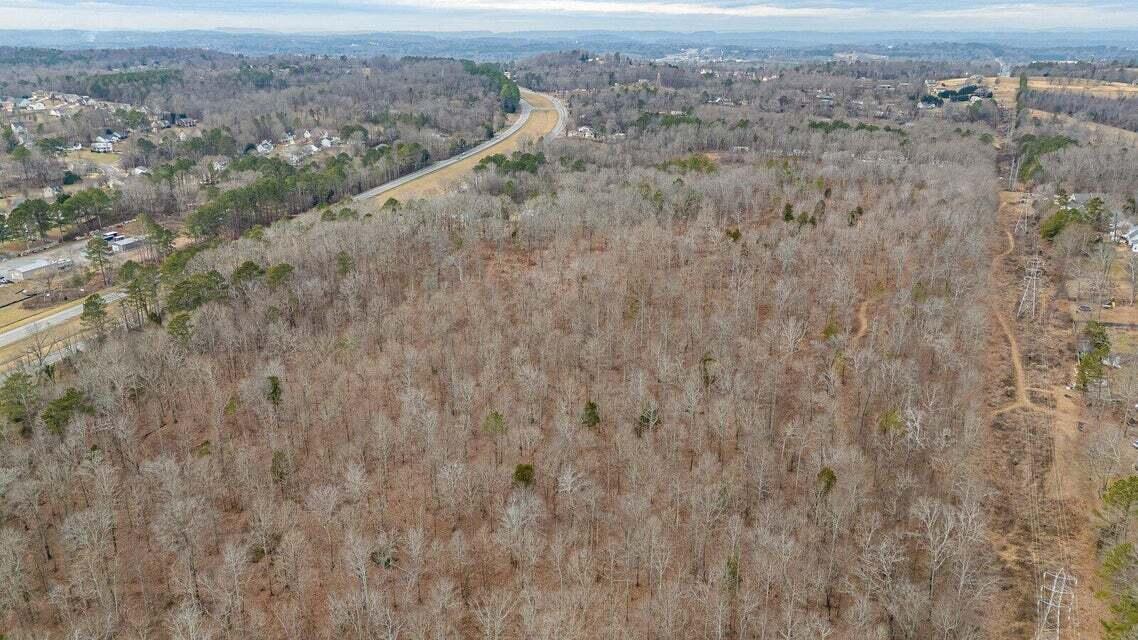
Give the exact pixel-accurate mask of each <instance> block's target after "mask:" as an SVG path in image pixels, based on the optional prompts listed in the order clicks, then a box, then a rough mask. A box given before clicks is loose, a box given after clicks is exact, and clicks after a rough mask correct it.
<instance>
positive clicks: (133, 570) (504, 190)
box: [0, 61, 998, 640]
mask: <svg viewBox="0 0 1138 640" xmlns="http://www.w3.org/2000/svg"><path fill="white" fill-rule="evenodd" d="M195 64H205V63H195ZM422 64H426V63H422ZM549 64H552V63H550V62H548V61H537V62H534V63H533V66H532V69H531V70H530V73H532V74H538V73H541V74H548V77H549V78H550V79H549V83H550V84H551V85H552V84H553V83H554V82H555V80H554V72H553V71H550V70H548V69H545V66H547V65H549ZM523 71H524V69H522V70H519V73H520V72H523ZM195 73H196V72H195ZM647 73H649V71H648V70H647V69H639V70H637V71H636V75H640V74H647ZM669 73H673V72H672V71H669ZM819 73H820V72H819ZM917 73H919V72H914V75H916V74H917ZM946 75H948V74H946ZM807 77H808V76H807V75H806V74H796V75H794V76H793V78H792V80H791V82H790V84H788V85H784V87H783V90H784V91H785V92H786V95H787V96H790V95H793V96H795V97H794V100H793V101H792V100H791V98H789V97H787V98H786V99H785V100H782V106H781V108H780V107H778V105H779V102H780V98H779V97H778V94H774V93H771V94H769V95H768V97H765V98H760V97H758V96H750V97H748V98H746V99H745V102H747V103H749V104H750V105H751V106H749V107H742V106H741V107H740V109H739V111H738V112H737V113H735V114H732V117H730V118H727V117H721V116H720V115H719V114H720V112H719V111H717V110H719V109H721V108H722V107H720V106H699V105H704V104H705V103H706V102H707V100H708V98H712V97H714V96H705V95H703V94H704V93H706V85H707V84H709V83H710V82H712V80H710V79H708V78H707V77H705V76H701V75H700V74H698V73H696V72H694V71H691V72H689V73H688V75H687V76H686V78H687V79H686V80H685V81H684V82H686V83H690V84H691V85H692V87H691V88H684V85H683V84H681V83H680V82H679V80H676V85H675V87H674V88H664V89H660V90H653V91H651V92H647V91H644V92H642V93H641V94H640V95H639V97H637V96H635V95H632V96H630V95H629V94H613V93H611V92H606V91H603V92H600V93H598V94H596V95H594V94H591V93H588V92H585V93H578V94H574V96H573V98H572V102H571V105H572V107H573V115H574V117H576V116H577V115H578V114H588V113H590V109H592V108H597V109H598V110H604V111H606V112H611V113H612V114H614V115H613V116H612V122H611V123H607V124H606V123H600V124H598V128H602V127H607V129H606V131H607V133H608V134H610V138H609V139H608V140H607V141H598V140H573V139H569V140H566V139H560V140H556V141H554V142H552V143H549V144H544V145H539V146H537V147H534V148H531V149H529V150H528V151H529V152H531V155H522V154H517V155H516V156H513V157H511V158H502V159H501V160H499V161H497V162H495V163H490V164H487V165H486V166H485V167H484V168H483V169H482V170H481V171H478V172H476V173H475V175H474V176H473V177H472V178H471V179H470V181H469V183H468V184H467V185H466V188H465V189H463V190H461V191H460V192H456V193H452V194H449V195H445V196H441V197H438V198H435V199H430V200H420V201H414V202H410V203H401V204H398V205H396V206H394V207H390V208H385V209H383V210H381V211H375V212H372V213H368V214H367V215H360V214H359V213H358V212H355V211H347V212H345V213H344V214H343V215H324V216H319V217H305V218H301V219H299V220H295V221H282V222H279V223H277V224H273V225H272V226H269V227H267V228H266V227H261V226H254V227H252V229H251V230H250V231H248V232H246V233H244V234H243V235H242V236H241V237H240V238H239V239H236V240H232V241H213V242H201V243H198V244H195V245H192V246H191V247H190V248H188V249H179V250H172V249H170V251H172V253H170V254H169V257H167V258H166V259H165V261H164V262H163V263H162V266H161V269H160V281H158V282H154V284H153V286H154V289H153V291H154V292H155V293H154V295H153V296H151V297H149V298H148V297H146V296H145V295H140V296H139V297H138V298H137V299H138V300H143V301H148V302H146V304H145V308H136V309H135V311H137V315H138V317H139V318H145V317H147V316H150V317H151V319H152V320H153V319H158V318H161V319H162V322H163V324H164V326H159V325H158V324H157V323H155V322H150V321H140V322H138V323H133V322H129V321H128V323H127V324H128V325H130V326H136V327H138V328H137V329H135V330H131V331H129V332H121V333H116V332H108V333H110V334H112V335H108V336H107V337H105V338H102V339H95V338H91V339H90V341H89V344H88V346H87V348H86V349H85V351H84V352H83V353H82V354H81V355H79V356H77V357H75V358H74V359H73V360H72V361H68V362H65V363H62V364H60V365H58V366H55V367H51V372H50V375H38V374H28V373H19V374H14V375H13V376H10V377H9V378H8V381H7V382H6V383H5V385H4V394H3V395H4V398H3V403H2V404H3V408H4V411H5V415H6V416H7V418H8V421H9V422H10V423H11V427H10V428H9V429H7V430H6V431H4V435H3V446H2V447H0V496H2V499H0V506H2V508H3V514H4V520H3V528H2V529H0V612H3V614H4V615H5V616H6V617H5V618H4V619H5V620H7V624H6V627H7V629H8V630H9V631H8V633H9V635H10V637H13V638H33V637H34V638H46V637H67V638H109V637H137V638H159V637H160V638H165V637H171V638H185V639H191V638H193V639H198V638H301V637H307V638H392V639H394V638H397V637H398V638H450V637H479V638H487V639H498V638H582V639H584V638H659V639H663V638H681V637H684V638H762V639H771V640H773V639H775V638H781V639H785V640H790V639H798V638H801V639H807V638H810V639H813V638H825V637H833V638H896V639H912V640H916V639H922V638H945V639H970V638H981V637H989V636H990V635H991V634H990V631H991V630H990V629H987V628H986V626H985V625H986V616H987V615H988V614H989V613H990V607H991V603H992V602H993V599H994V598H996V597H997V595H998V588H997V583H998V575H997V571H996V569H995V568H994V558H993V552H992V547H991V545H990V543H989V530H988V526H987V524H986V523H987V519H988V518H987V514H988V513H989V512H990V509H992V508H993V501H994V500H995V499H996V498H995V497H994V496H993V494H992V492H991V490H990V488H989V487H988V486H987V485H986V484H985V482H984V479H983V474H980V473H977V467H978V463H979V460H980V457H979V456H980V454H981V453H982V451H981V446H982V444H983V442H984V441H983V435H984V430H985V428H986V425H987V422H986V420H987V418H986V411H987V407H986V395H985V392H984V380H985V377H984V376H985V368H984V367H985V361H984V359H985V354H986V350H987V344H988V343H987V340H988V336H989V334H990V332H991V331H992V328H991V326H990V322H991V321H990V318H989V315H988V314H987V312H986V308H987V304H988V302H989V301H988V298H987V296H988V288H987V283H988V281H989V277H990V275H989V263H990V254H991V248H992V247H991V245H992V243H993V242H994V241H993V238H995V237H997V235H996V234H997V233H998V232H997V231H996V229H995V224H996V219H995V217H994V215H993V212H994V211H995V209H996V207H997V190H998V185H997V170H996V167H997V164H996V152H995V149H994V148H993V145H992V144H991V143H990V140H991V138H990V136H989V137H988V138H987V139H984V138H983V137H982V136H981V134H982V133H984V132H988V131H991V130H990V129H989V128H988V127H987V125H986V124H984V123H983V118H978V119H976V121H975V122H973V123H970V124H969V125H968V126H969V127H970V128H968V129H967V130H963V129H962V128H961V123H960V121H959V120H957V121H953V120H951V119H921V120H917V121H915V122H912V123H911V124H909V125H908V126H906V127H905V128H904V130H901V129H900V128H894V127H883V126H878V125H873V126H858V127H855V126H852V125H851V126H845V127H839V126H836V125H834V126H831V125H828V124H826V123H829V122H833V121H834V120H830V119H827V120H826V123H820V122H819V121H816V120H815V119H816V118H817V117H818V116H817V115H816V113H815V110H814V108H813V107H811V108H809V109H803V108H802V107H801V106H799V105H798V97H797V96H799V95H807V96H809V99H810V100H811V101H813V100H814V98H813V94H812V93H804V90H803V89H800V88H798V85H799V84H803V85H804V84H805V83H807V82H808V80H807V79H806V78H807ZM922 77H923V76H922ZM651 80H652V81H653V82H655V78H651ZM443 81H444V82H446V81H447V80H445V79H444V80H443ZM418 82H427V83H428V85H427V86H432V85H430V84H429V82H430V80H429V79H427V80H423V79H420V80H419V81H418ZM557 82H561V81H557ZM667 82H668V80H664V83H665V84H667ZM717 82H718V81H717ZM748 82H749V83H751V84H752V85H753V86H760V85H758V84H757V83H756V82H754V81H750V80H748ZM877 82H878V81H877V80H876V79H875V80H874V83H875V84H876V83H877ZM701 83H703V84H701ZM827 83H828V84H827V89H826V90H827V91H839V92H840V91H846V90H847V89H848V90H850V91H853V90H854V89H853V88H851V87H853V86H854V85H853V80H851V79H850V78H847V77H843V76H837V75H835V76H833V77H831V78H830V79H828V80H827ZM416 86H418V85H416ZM716 86H722V85H721V83H720V84H717V85H716ZM450 90H451V89H447V88H445V85H444V86H440V87H435V89H434V91H436V93H438V92H449V91H450ZM417 93H418V94H419V95H423V94H424V92H422V91H421V90H418V91H417ZM426 94H427V95H429V94H430V91H427V92H426ZM290 95H291V94H290ZM302 97H304V93H303V91H300V92H297V93H296V94H295V98H296V99H300V98H302ZM737 98H738V96H736V97H732V98H731V100H732V101H735V100H736V99H737ZM345 100H348V102H351V100H350V98H349V97H346V98H345ZM604 101H613V102H623V103H624V104H626V105H629V107H627V108H626V110H628V109H631V110H634V111H635V112H636V113H635V114H634V115H628V116H625V115H622V113H623V112H622V111H621V109H620V108H617V109H613V108H612V107H610V106H608V105H607V104H606V103H605V102H604ZM638 101H639V102H638ZM187 104H189V103H187ZM649 104H651V105H652V106H648V105H649ZM657 104H658V105H659V108H656V105H657ZM914 104H915V103H914ZM764 105H766V106H764ZM770 105H774V108H770ZM252 106H253V105H252V104H251V105H250V107H252ZM234 109H235V114H234V116H233V118H234V120H233V121H232V122H233V125H231V126H241V127H243V126H245V125H237V123H238V121H239V120H240V115H239V113H240V109H239V108H236V107H235V108H234ZM673 110H674V111H676V112H678V113H680V114H681V116H675V115H669V114H671V112H672V111H673ZM657 112H664V115H660V114H659V113H657ZM905 113H910V110H906V112H905ZM841 115H843V114H835V113H830V114H828V117H829V116H835V117H837V116H841ZM906 117H908V116H906ZM436 120H441V118H436ZM843 124H844V123H843ZM852 124H856V121H855V122H853V123H852ZM617 131H620V132H621V133H624V134H626V135H624V136H621V137H620V138H619V139H615V138H612V137H611V134H612V133H614V132H617ZM258 135H259V134H258ZM329 211H332V210H329ZM169 224H171V225H172V226H173V225H175V222H174V221H170V222H169ZM248 226H249V225H241V226H239V227H238V228H237V230H242V229H244V228H248ZM222 235H224V234H222ZM127 277H129V276H127ZM124 281H125V280H124ZM132 286H133V285H132ZM140 286H141V285H140ZM132 299H134V298H132ZM124 313H125V312H124ZM131 313H134V312H133V311H132V312H131ZM99 333H100V335H101V334H102V332H101V331H100V332H99Z"/></svg>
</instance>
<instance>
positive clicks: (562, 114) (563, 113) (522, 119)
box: [352, 93, 569, 202]
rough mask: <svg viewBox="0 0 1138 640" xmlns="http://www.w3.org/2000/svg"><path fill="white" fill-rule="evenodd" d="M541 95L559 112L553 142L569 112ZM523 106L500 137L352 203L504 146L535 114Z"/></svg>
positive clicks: (387, 184) (409, 175)
mask: <svg viewBox="0 0 1138 640" xmlns="http://www.w3.org/2000/svg"><path fill="white" fill-rule="evenodd" d="M540 95H541V96H542V97H544V98H546V99H548V100H549V101H550V102H551V103H553V106H554V108H555V109H556V110H557V126H556V127H554V128H553V131H551V132H550V133H549V134H547V135H546V136H545V139H546V140H547V141H548V140H552V139H553V138H554V137H556V136H558V135H561V134H563V133H564V132H565V123H566V122H567V120H568V118H569V111H568V110H567V109H566V108H565V105H564V104H562V103H561V101H560V100H558V99H557V98H554V97H553V96H550V95H547V94H544V93H543V94H540ZM521 105H522V110H521V113H520V114H518V119H517V121H516V122H514V124H512V125H510V127H509V128H508V129H506V130H504V131H501V132H499V133H498V135H496V136H494V137H493V138H490V139H489V140H487V141H486V142H483V143H482V144H480V145H478V146H477V147H474V148H472V149H467V150H466V151H463V152H462V153H460V154H458V155H456V156H451V157H449V158H447V159H446V160H440V161H438V162H436V163H434V164H432V165H430V166H427V167H424V168H422V169H419V170H418V171H416V172H414V173H409V174H407V175H405V176H403V177H401V178H396V179H395V180H392V181H391V182H386V183H384V184H381V185H379V186H378V187H375V188H374V189H368V190H367V191H364V192H363V193H361V194H359V195H357V196H354V197H353V198H352V201H353V202H362V201H364V200H371V199H372V198H375V197H377V196H380V195H383V194H384V193H387V192H388V191H391V190H393V189H396V188H398V187H401V186H403V185H405V184H408V183H410V182H414V181H416V180H418V179H420V178H423V177H424V176H429V175H431V174H432V173H435V172H436V171H441V170H443V169H445V168H447V167H449V166H451V165H454V164H457V163H459V162H462V161H463V160H466V159H467V158H470V157H471V156H476V155H478V154H480V153H482V152H483V151H486V150H487V149H490V148H492V147H495V146H497V145H499V144H502V143H503V142H505V141H506V140H508V139H509V138H510V136H513V135H514V134H515V133H517V132H518V131H520V130H521V128H522V127H524V126H526V122H528V121H529V117H530V114H531V113H533V105H531V104H530V103H529V102H527V101H526V100H525V99H524V98H523V99H522V102H521Z"/></svg>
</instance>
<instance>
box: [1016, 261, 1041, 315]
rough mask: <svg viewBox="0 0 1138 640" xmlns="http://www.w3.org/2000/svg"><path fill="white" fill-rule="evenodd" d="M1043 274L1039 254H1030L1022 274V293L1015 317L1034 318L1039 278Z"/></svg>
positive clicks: (1037, 301) (1037, 303) (1037, 304)
mask: <svg viewBox="0 0 1138 640" xmlns="http://www.w3.org/2000/svg"><path fill="white" fill-rule="evenodd" d="M1042 275H1043V258H1040V257H1039V256H1032V257H1031V259H1029V260H1028V261H1027V269H1026V270H1025V271H1024V274H1023V295H1022V296H1020V299H1019V309H1017V310H1016V317H1019V318H1022V317H1024V316H1025V315H1026V316H1028V317H1030V318H1031V319H1032V320H1035V316H1036V314H1037V313H1038V312H1039V307H1040V303H1039V278H1040V276H1042Z"/></svg>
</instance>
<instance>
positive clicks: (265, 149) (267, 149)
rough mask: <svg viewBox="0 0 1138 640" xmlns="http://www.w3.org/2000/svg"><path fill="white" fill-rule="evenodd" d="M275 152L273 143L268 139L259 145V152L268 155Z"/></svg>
mask: <svg viewBox="0 0 1138 640" xmlns="http://www.w3.org/2000/svg"><path fill="white" fill-rule="evenodd" d="M272 152H273V143H271V142H269V141H268V140H262V141H261V144H259V145H257V153H259V154H261V155H263V156H267V155H269V154H270V153H272Z"/></svg>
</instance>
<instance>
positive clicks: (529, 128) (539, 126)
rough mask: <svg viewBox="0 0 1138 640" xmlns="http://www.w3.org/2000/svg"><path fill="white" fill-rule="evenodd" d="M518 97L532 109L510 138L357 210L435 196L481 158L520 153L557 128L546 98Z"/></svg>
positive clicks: (527, 94)
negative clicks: (391, 202) (519, 151)
mask: <svg viewBox="0 0 1138 640" xmlns="http://www.w3.org/2000/svg"><path fill="white" fill-rule="evenodd" d="M522 95H523V96H524V97H525V99H526V101H527V102H529V103H530V104H531V105H532V106H533V111H532V112H531V113H530V117H529V120H528V121H527V122H526V124H525V126H523V127H522V128H521V129H518V130H517V131H516V132H514V134H513V135H511V136H510V137H508V138H505V139H503V140H502V141H501V142H499V143H498V144H496V145H494V146H493V147H490V148H489V149H484V150H483V151H482V152H481V153H477V154H475V155H473V156H471V157H469V158H465V159H463V160H462V161H460V162H456V163H454V164H452V165H450V166H448V167H446V168H443V169H440V170H438V171H436V172H434V173H431V174H428V175H425V176H423V177H422V178H419V179H418V180H414V181H412V182H408V183H407V184H404V185H401V186H399V187H396V188H395V189H392V190H391V191H387V192H385V193H383V194H380V195H379V196H378V197H376V198H373V199H372V200H369V201H367V202H363V203H359V205H358V206H360V207H361V208H365V209H370V210H373V211H374V210H377V209H379V208H380V207H382V206H383V203H385V202H387V201H388V200H389V199H391V198H395V199H396V200H398V201H400V202H407V201H408V200H414V199H415V198H425V197H428V196H432V195H438V194H440V193H443V192H445V191H447V190H449V189H453V188H455V187H457V186H458V185H459V184H461V182H462V179H463V177H464V176H466V175H467V174H468V173H470V172H471V171H473V170H474V167H475V166H476V165H477V164H478V162H479V161H481V160H482V159H483V158H486V157H489V156H492V155H494V154H496V153H501V154H506V155H508V154H510V153H513V152H514V151H517V150H518V149H520V148H521V147H522V145H523V144H525V143H527V142H532V141H534V140H537V139H538V138H541V137H543V136H545V135H546V134H548V133H549V132H551V131H553V129H554V127H556V126H557V110H556V109H555V108H554V106H553V103H552V102H551V101H550V100H549V99H548V98H546V97H544V96H542V95H540V94H536V93H532V92H529V91H523V92H522Z"/></svg>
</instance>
